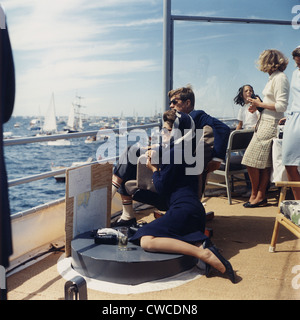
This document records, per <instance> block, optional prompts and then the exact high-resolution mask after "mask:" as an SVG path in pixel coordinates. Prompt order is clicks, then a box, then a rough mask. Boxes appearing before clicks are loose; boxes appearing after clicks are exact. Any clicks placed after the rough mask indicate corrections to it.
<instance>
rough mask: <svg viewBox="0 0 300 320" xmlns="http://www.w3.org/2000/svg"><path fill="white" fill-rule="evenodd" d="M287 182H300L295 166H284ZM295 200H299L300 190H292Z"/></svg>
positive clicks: (299, 175)
mask: <svg viewBox="0 0 300 320" xmlns="http://www.w3.org/2000/svg"><path fill="white" fill-rule="evenodd" d="M285 168H286V171H287V176H288V179H289V181H300V174H299V171H298V167H297V166H285ZM292 189H293V194H294V198H295V200H300V188H292Z"/></svg>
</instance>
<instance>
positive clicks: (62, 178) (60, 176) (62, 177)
mask: <svg viewBox="0 0 300 320" xmlns="http://www.w3.org/2000/svg"><path fill="white" fill-rule="evenodd" d="M92 161H93V158H92V157H89V158H88V159H87V160H86V161H79V162H73V163H72V164H71V167H78V166H82V165H85V164H88V163H91V162H92ZM66 168H68V167H65V166H53V165H51V170H52V171H56V170H61V169H66ZM54 178H55V180H56V181H58V182H64V181H65V180H66V174H65V173H61V174H58V175H56V176H54Z"/></svg>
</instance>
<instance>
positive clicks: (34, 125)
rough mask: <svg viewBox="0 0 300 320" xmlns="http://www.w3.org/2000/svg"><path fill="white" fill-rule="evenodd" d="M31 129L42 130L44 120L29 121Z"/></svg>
mask: <svg viewBox="0 0 300 320" xmlns="http://www.w3.org/2000/svg"><path fill="white" fill-rule="evenodd" d="M29 126H30V127H29V130H41V129H42V121H41V119H37V118H36V119H32V120H31V121H30V123H29Z"/></svg>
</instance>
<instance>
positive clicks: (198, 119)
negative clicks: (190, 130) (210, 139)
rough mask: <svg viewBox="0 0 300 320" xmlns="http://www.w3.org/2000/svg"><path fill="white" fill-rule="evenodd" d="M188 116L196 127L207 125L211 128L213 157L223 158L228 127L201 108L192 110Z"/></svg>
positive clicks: (200, 127) (228, 133) (228, 132)
mask: <svg viewBox="0 0 300 320" xmlns="http://www.w3.org/2000/svg"><path fill="white" fill-rule="evenodd" d="M190 116H191V117H192V118H193V120H194V122H195V126H196V129H203V127H204V126H206V125H208V126H210V127H211V128H212V129H213V133H214V148H213V154H212V156H213V157H216V158H220V159H223V160H224V159H225V156H226V149H227V144H228V138H229V135H230V128H229V127H228V126H227V125H226V124H225V123H223V122H222V121H220V120H218V119H217V118H214V117H212V116H210V115H208V114H207V113H205V112H204V111H202V110H194V111H192V112H191V113H190Z"/></svg>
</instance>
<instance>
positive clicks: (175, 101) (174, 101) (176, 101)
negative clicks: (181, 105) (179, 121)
mask: <svg viewBox="0 0 300 320" xmlns="http://www.w3.org/2000/svg"><path fill="white" fill-rule="evenodd" d="M179 100H180V99H173V100H171V101H170V102H169V105H171V104H174V106H176V104H177V103H178V101H179Z"/></svg>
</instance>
